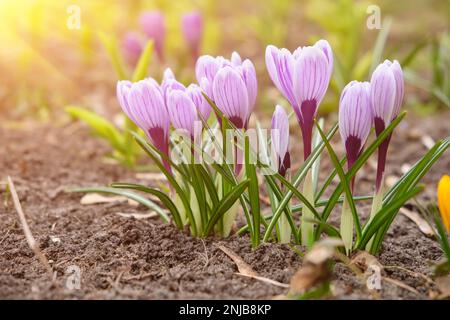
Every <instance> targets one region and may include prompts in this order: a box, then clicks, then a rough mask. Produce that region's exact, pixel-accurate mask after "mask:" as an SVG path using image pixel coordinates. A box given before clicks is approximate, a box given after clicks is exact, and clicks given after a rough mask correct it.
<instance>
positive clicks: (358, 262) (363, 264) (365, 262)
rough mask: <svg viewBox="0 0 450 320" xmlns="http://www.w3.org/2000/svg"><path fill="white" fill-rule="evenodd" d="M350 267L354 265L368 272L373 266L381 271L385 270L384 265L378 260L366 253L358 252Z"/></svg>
mask: <svg viewBox="0 0 450 320" xmlns="http://www.w3.org/2000/svg"><path fill="white" fill-rule="evenodd" d="M350 265H354V266H356V267H358V268H359V269H360V270H362V271H366V270H367V269H369V267H371V266H376V267H378V268H379V269H380V270H382V269H383V265H382V264H381V263H380V262H379V261H378V260H377V258H375V257H374V256H373V255H371V254H370V253H368V252H366V251H360V252H358V253H357V254H356V255H355V256H354V257H353V259H352V260H351V261H350Z"/></svg>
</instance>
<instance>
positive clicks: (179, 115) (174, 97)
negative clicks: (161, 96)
mask: <svg viewBox="0 0 450 320" xmlns="http://www.w3.org/2000/svg"><path fill="white" fill-rule="evenodd" d="M167 106H168V110H169V116H170V121H171V122H172V125H173V127H174V128H175V129H179V130H184V131H185V132H186V134H187V135H188V136H189V137H191V138H192V139H193V138H194V126H195V122H196V121H199V119H198V115H197V108H196V106H195V104H194V102H193V101H192V100H191V98H190V96H189V94H188V93H187V92H186V91H183V90H171V91H170V93H169V97H168V100H167Z"/></svg>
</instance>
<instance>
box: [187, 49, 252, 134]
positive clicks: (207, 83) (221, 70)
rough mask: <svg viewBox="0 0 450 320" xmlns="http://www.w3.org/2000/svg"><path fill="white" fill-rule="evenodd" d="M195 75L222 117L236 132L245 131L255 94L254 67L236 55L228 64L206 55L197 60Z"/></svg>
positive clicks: (226, 61) (225, 60) (220, 59)
mask: <svg viewBox="0 0 450 320" xmlns="http://www.w3.org/2000/svg"><path fill="white" fill-rule="evenodd" d="M195 73H196V77H197V81H198V83H199V84H200V86H201V87H202V89H203V90H204V91H205V92H206V94H207V95H208V96H209V97H210V99H211V100H213V101H214V102H215V103H216V104H217V107H218V108H219V109H220V110H221V111H222V112H223V113H224V114H225V116H227V117H228V118H229V119H230V121H231V122H232V123H233V124H234V125H235V126H236V127H237V128H246V127H247V125H248V119H249V117H250V114H251V112H252V111H253V109H254V107H255V104H256V95H257V91H258V83H257V79H256V71H255V67H254V65H253V63H252V62H251V61H250V60H248V59H245V60H244V61H242V59H241V57H240V56H239V54H238V53H237V52H233V54H232V56H231V60H228V59H225V58H224V57H216V58H214V57H211V56H208V55H205V56H201V57H200V58H199V59H198V60H197V64H196V68H195Z"/></svg>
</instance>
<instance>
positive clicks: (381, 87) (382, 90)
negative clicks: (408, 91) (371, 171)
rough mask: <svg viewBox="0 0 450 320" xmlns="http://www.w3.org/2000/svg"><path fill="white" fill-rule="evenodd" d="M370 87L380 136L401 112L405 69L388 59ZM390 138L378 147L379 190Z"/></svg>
mask: <svg viewBox="0 0 450 320" xmlns="http://www.w3.org/2000/svg"><path fill="white" fill-rule="evenodd" d="M370 87H371V90H370V99H371V102H372V109H373V117H374V125H375V133H376V135H377V136H378V135H380V134H381V132H382V131H383V130H384V129H385V128H386V127H387V126H388V125H389V124H390V123H391V121H392V120H394V119H395V118H396V117H397V116H398V114H399V112H400V107H401V104H402V101H403V94H404V80H403V71H402V68H401V66H400V64H399V63H398V62H397V61H396V60H394V62H391V61H389V60H386V61H384V62H383V63H382V64H380V65H379V66H378V67H377V68H376V69H375V71H374V72H373V74H372V79H371V80H370ZM390 139H391V136H390V135H389V137H388V138H386V139H385V140H384V141H383V142H382V143H381V145H380V146H379V148H378V167H377V179H376V190H377V191H379V190H380V187H381V183H382V179H383V175H384V169H385V166H386V155H387V150H388V146H389V141H390Z"/></svg>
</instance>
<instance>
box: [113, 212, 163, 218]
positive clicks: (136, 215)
mask: <svg viewBox="0 0 450 320" xmlns="http://www.w3.org/2000/svg"><path fill="white" fill-rule="evenodd" d="M116 214H117V215H118V216H121V217H123V218H134V219H137V220H141V219H147V218H153V217H157V216H158V214H157V213H156V212H154V211H152V212H149V213H123V212H116Z"/></svg>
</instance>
